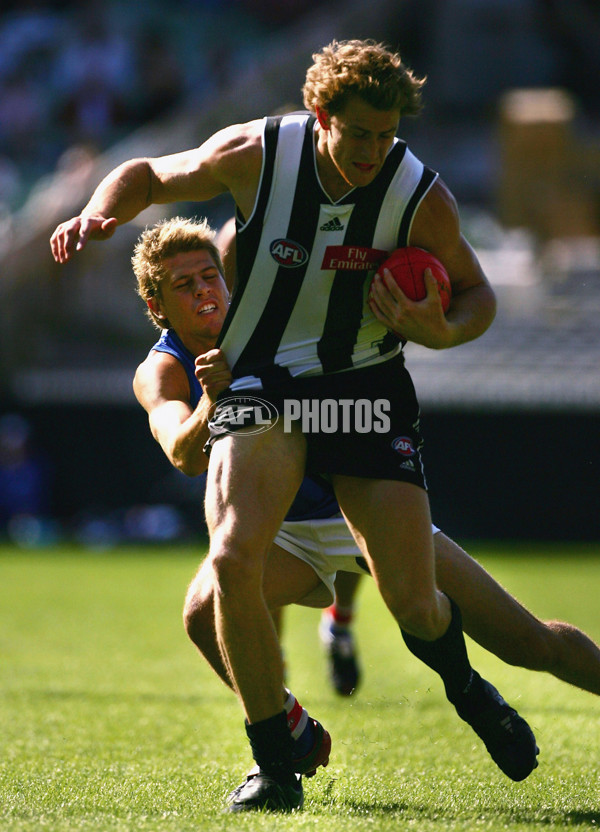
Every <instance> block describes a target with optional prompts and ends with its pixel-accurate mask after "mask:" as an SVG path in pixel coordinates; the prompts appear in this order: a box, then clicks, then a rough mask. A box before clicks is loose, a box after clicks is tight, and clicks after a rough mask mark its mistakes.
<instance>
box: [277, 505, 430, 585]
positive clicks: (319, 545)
mask: <svg viewBox="0 0 600 832" xmlns="http://www.w3.org/2000/svg"><path fill="white" fill-rule="evenodd" d="M431 530H432V532H433V534H437V533H438V532H439V529H438V527H437V526H434V525H432V526H431ZM275 543H276V544H277V545H278V546H281V548H282V549H285V551H286V552H289V553H290V554H292V555H294V556H295V557H297V558H300V560H303V561H304V562H305V563H308V565H309V566H312V568H313V569H314V570H315V572H316V573H317V575H318V576H319V578H320V580H321V581H322V582H323V583H324V584H325V586H326V587H327V589H328V590H329V594H330V595H331V600H332V601H333V599H334V598H335V590H334V586H333V584H334V581H335V576H336V573H337V572H358V573H359V574H360V575H368V574H369V570H368V568H367V564H366V562H365V560H364V558H363V556H362V554H361V552H360V549H359V548H358V546H357V545H356V542H355V540H354V538H353V537H352V534H351V532H350V529H349V528H348V526H347V525H346V521H345V520H344V518H343V516H342V515H341V514H334V515H333V517H326V518H324V519H322V520H299V521H296V522H293V523H292V522H289V521H284V522H283V523H282V524H281V528H280V529H279V532H278V533H277V535H276V537H275Z"/></svg>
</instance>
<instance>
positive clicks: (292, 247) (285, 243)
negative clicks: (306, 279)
mask: <svg viewBox="0 0 600 832" xmlns="http://www.w3.org/2000/svg"><path fill="white" fill-rule="evenodd" d="M269 251H270V252H271V257H272V258H273V260H275V262H276V263H279V265H280V266H283V268H284V269H296V268H298V266H303V265H304V264H305V263H306V262H307V260H308V252H307V251H306V249H305V248H303V247H302V246H301V245H300V244H299V243H295V242H294V241H293V240H284V239H278V240H273V242H272V243H271V245H270V246H269Z"/></svg>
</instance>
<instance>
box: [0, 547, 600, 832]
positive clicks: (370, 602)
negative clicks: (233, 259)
mask: <svg viewBox="0 0 600 832" xmlns="http://www.w3.org/2000/svg"><path fill="white" fill-rule="evenodd" d="M543 551H544V550H543V549H541V548H540V549H539V550H538V549H537V548H535V547H534V548H533V549H531V548H530V550H529V551H528V552H527V553H526V554H525V555H523V556H521V555H519V554H518V553H517V552H516V551H514V550H512V549H509V550H508V551H505V550H504V549H503V548H501V547H489V546H488V547H471V552H472V553H473V554H475V555H481V557H482V560H483V561H484V563H485V565H486V566H488V567H489V568H490V569H491V570H492V571H493V572H494V574H496V575H497V576H498V577H499V578H500V579H501V581H502V583H504V584H505V585H506V586H507V587H509V588H510V589H512V590H513V591H514V592H515V593H516V594H517V596H518V597H519V598H520V599H521V600H522V601H523V602H525V603H526V604H528V605H530V606H531V607H532V608H533V610H534V611H535V612H536V613H539V614H540V615H541V616H542V617H554V618H564V619H567V620H571V621H573V622H574V623H576V624H577V625H578V626H580V627H582V628H583V629H585V630H586V631H587V632H589V633H590V635H592V636H593V637H594V638H595V639H596V640H598V639H599V638H600V616H599V615H598V603H597V595H598V591H597V588H598V586H599V585H600V552H594V551H593V550H582V549H577V548H575V549H571V548H568V547H563V548H560V547H558V548H556V547H555V550H554V551H553V552H552V554H551V555H549V556H544V555H543V554H542V553H543ZM200 556H201V552H200V551H195V550H194V549H193V548H190V547H188V548H183V547H179V548H175V549H160V550H159V549H154V550H151V551H150V552H144V551H143V550H140V549H132V548H125V549H120V550H118V551H111V552H106V553H103V554H98V553H96V554H94V553H89V552H85V551H83V550H78V549H68V550H41V551H39V552H31V551H16V550H14V549H8V548H6V549H3V550H0V661H1V667H2V680H1V683H0V728H1V730H0V828H1V829H2V830H27V832H34V830H43V829H48V830H52V832H59V830H100V831H101V830H127V832H130V830H169V832H170V831H171V830H172V831H173V832H185V831H186V830H213V829H214V830H228V829H232V830H233V829H235V830H238V829H242V830H244V829H248V830H263V829H264V830H267V829H268V830H271V829H273V828H274V826H275V825H276V826H277V828H278V829H282V830H303V829H315V828H317V826H318V827H319V828H321V829H323V830H326V832H330V831H332V832H336V830H346V829H348V830H350V829H352V830H357V831H358V832H361V830H367V829H369V830H373V829H375V830H382V831H385V830H392V829H394V830H409V829H410V830H412V829H418V830H420V832H421V830H423V832H427V831H428V830H433V829H436V830H439V829H443V830H444V831H445V830H474V829H475V830H479V829H484V830H487V829H491V830H496V829H498V830H500V829H510V830H533V829H539V828H543V829H567V828H569V829H571V828H573V827H582V828H592V829H593V828H595V827H598V825H600V808H599V803H600V788H599V785H600V783H599V779H598V771H597V758H598V747H600V720H599V718H598V717H599V715H600V712H599V708H598V699H597V698H596V697H594V696H592V695H591V694H586V693H583V692H581V691H577V690H575V689H574V688H571V687H569V686H568V685H565V684H563V683H561V682H558V681H557V680H555V679H554V678H552V677H550V676H547V675H541V674H534V673H530V672H527V671H524V670H520V669H515V668H511V667H508V666H506V665H503V664H502V663H501V662H500V661H499V660H498V659H496V658H495V657H492V656H489V655H488V654H486V653H484V651H482V650H481V649H479V648H478V647H476V646H475V645H472V644H470V645H469V649H470V653H471V656H472V660H473V663H474V664H475V666H476V667H477V668H478V669H480V670H481V671H482V673H483V674H484V675H486V676H487V677H488V678H490V679H491V680H492V681H493V682H494V683H495V684H496V685H497V686H498V687H499V688H500V690H501V691H502V693H503V694H504V695H505V696H506V698H507V699H509V701H510V702H511V703H512V704H515V705H516V707H518V708H519V710H520V711H521V712H522V713H523V715H524V716H526V717H527V719H528V720H529V721H530V723H531V724H532V726H533V728H534V730H535V732H536V735H537V737H538V741H539V744H540V747H541V755H540V766H539V768H538V769H537V770H536V771H535V772H534V773H533V774H532V775H531V777H530V778H528V780H526V781H525V782H524V783H521V784H515V783H512V782H511V781H509V780H507V778H505V777H504V776H503V775H502V774H501V773H500V772H499V771H498V770H497V769H496V767H495V766H494V764H493V763H492V762H491V761H490V759H489V758H488V756H487V754H486V752H485V749H484V748H483V746H482V745H481V743H480V742H479V741H478V740H477V739H476V738H475V737H474V735H473V734H472V733H471V732H470V730H469V729H468V728H467V727H466V726H465V725H464V724H463V723H462V722H461V721H460V720H458V718H457V717H456V715H455V714H454V712H453V710H452V708H451V707H450V706H449V705H448V703H447V702H446V700H445V699H444V696H443V693H442V691H441V684H440V683H439V680H438V679H437V677H435V676H434V674H432V673H431V672H430V671H428V670H427V669H426V668H425V667H424V666H422V665H421V664H420V663H419V662H418V661H417V660H416V659H415V658H414V657H412V656H411V655H410V654H408V653H407V651H406V649H405V647H404V645H403V642H402V640H401V638H400V637H399V634H398V631H397V628H396V627H395V625H394V623H393V621H392V620H391V618H390V617H389V614H388V613H387V612H386V611H385V610H384V608H383V605H382V603H381V601H380V599H379V598H378V596H377V594H376V592H375V589H374V586H373V585H372V583H371V582H370V581H368V580H365V582H364V586H363V588H362V591H361V597H360V613H359V617H358V621H357V636H358V640H359V646H360V649H361V657H362V664H363V670H364V681H363V684H362V686H361V688H360V691H359V692H358V693H357V694H356V695H355V696H354V697H352V698H351V699H349V700H344V699H340V698H339V697H337V696H336V695H335V694H334V693H333V692H332V691H331V689H330V688H329V685H328V682H327V680H326V673H325V664H324V660H323V657H322V655H321V653H320V650H319V648H318V640H317V634H316V624H317V620H318V613H317V612H315V611H314V610H306V609H300V608H293V609H291V610H290V611H289V612H288V614H287V616H286V621H285V636H284V642H285V650H286V656H287V663H288V668H289V682H290V686H291V687H292V689H293V690H294V692H295V693H296V695H297V697H298V698H299V699H300V700H301V702H302V703H303V704H304V705H305V706H306V707H307V708H308V709H309V711H310V712H311V713H312V714H313V715H314V716H316V717H318V718H319V719H320V720H321V721H322V722H324V723H325V724H326V725H327V727H328V728H329V730H330V731H331V733H332V736H333V741H334V748H333V754H332V758H331V763H330V765H329V767H328V768H327V769H326V770H322V769H321V770H320V772H319V774H318V775H317V776H316V777H314V778H312V779H311V780H308V781H306V783H305V809H304V812H303V813H301V814H297V815H294V816H289V817H288V816H277V818H273V816H269V815H263V814H257V815H254V814H253V815H250V816H243V817H238V816H236V817H230V816H227V815H223V813H222V809H223V798H224V796H225V795H226V793H227V792H228V791H229V790H230V789H231V788H233V787H234V786H235V785H237V783H238V782H240V780H241V779H242V777H243V775H244V773H245V771H246V770H247V768H248V767H249V766H250V764H251V760H250V755H249V751H248V747H247V743H246V740H245V733H244V730H243V720H242V714H241V710H240V708H239V706H238V704H237V702H236V700H235V699H234V697H233V696H232V695H231V694H230V693H229V692H228V691H227V689H226V688H225V687H224V686H223V685H222V684H221V683H220V682H219V681H218V680H217V678H216V677H215V676H214V675H213V673H212V671H210V670H209V669H208V668H207V667H206V666H205V665H204V662H203V661H202V660H201V659H200V658H199V657H198V656H197V654H196V653H195V650H194V649H193V647H192V646H191V645H190V644H189V642H188V641H187V638H186V636H185V634H184V631H183V628H182V625H181V605H182V599H183V595H184V592H185V588H186V586H187V583H188V581H189V580H190V578H191V577H192V575H193V573H194V571H195V568H196V565H197V562H198V560H199V558H200Z"/></svg>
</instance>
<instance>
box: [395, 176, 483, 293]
mask: <svg viewBox="0 0 600 832" xmlns="http://www.w3.org/2000/svg"><path fill="white" fill-rule="evenodd" d="M409 243H410V245H411V246H419V247H421V248H424V249H426V250H427V251H430V252H431V253H432V254H434V255H435V256H436V257H437V258H438V259H439V260H441V262H442V263H443V264H444V266H445V267H446V270H447V271H448V274H449V276H450V280H451V282H452V294H453V296H456V295H459V294H460V293H461V292H464V291H466V290H467V289H470V288H472V287H474V286H481V285H486V286H487V285H489V284H488V280H487V278H486V276H485V274H484V272H483V269H482V268H481V265H480V264H479V260H478V259H477V255H476V254H475V252H474V251H473V249H472V248H471V246H470V245H469V243H468V242H467V240H466V239H465V237H464V236H463V234H462V232H461V229H460V218H459V213H458V206H457V204H456V200H455V199H454V196H453V195H452V193H451V192H450V190H449V189H448V187H447V186H446V184H445V183H444V182H443V181H442V180H441V179H437V180H436V181H435V183H434V184H433V186H432V187H431V190H430V191H429V193H428V194H427V196H426V197H425V199H424V200H423V202H422V203H421V205H420V206H419V209H418V211H417V213H416V214H415V218H414V220H413V224H412V227H411V230H410V237H409Z"/></svg>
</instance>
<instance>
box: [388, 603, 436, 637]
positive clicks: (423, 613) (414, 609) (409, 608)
mask: <svg viewBox="0 0 600 832" xmlns="http://www.w3.org/2000/svg"><path fill="white" fill-rule="evenodd" d="M384 600H385V602H386V604H387V606H388V608H389V610H390V612H391V613H392V615H393V616H394V618H395V619H396V621H397V623H398V625H399V626H400V628H401V629H402V630H404V631H405V632H407V633H409V634H410V635H412V636H415V637H416V638H420V639H423V640H424V641H434V640H435V639H437V638H440V636H442V635H443V632H444V629H445V623H447V622H445V619H444V616H443V614H442V611H441V609H440V605H439V602H438V600H437V599H436V597H435V595H434V596H432V597H431V598H417V597H402V596H400V597H393V598H390V597H389V596H388V597H387V598H386V597H385V596H384Z"/></svg>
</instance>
